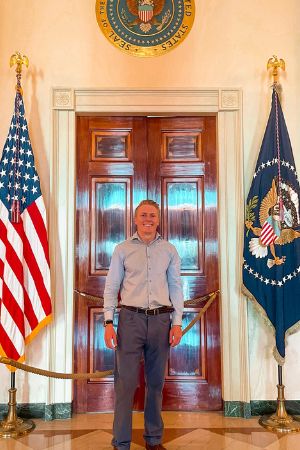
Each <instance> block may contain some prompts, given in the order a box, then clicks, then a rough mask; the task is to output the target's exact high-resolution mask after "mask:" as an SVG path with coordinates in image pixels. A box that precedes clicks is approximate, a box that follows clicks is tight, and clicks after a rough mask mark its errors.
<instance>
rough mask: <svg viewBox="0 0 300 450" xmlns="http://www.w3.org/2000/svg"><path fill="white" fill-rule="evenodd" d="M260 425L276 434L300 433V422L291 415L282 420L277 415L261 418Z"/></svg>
mask: <svg viewBox="0 0 300 450" xmlns="http://www.w3.org/2000/svg"><path fill="white" fill-rule="evenodd" d="M258 423H259V424H260V425H261V426H262V427H264V428H267V430H270V431H274V432H275V433H298V432H299V431H300V422H299V421H297V420H296V419H295V418H294V417H293V416H290V415H287V417H285V418H281V417H279V416H277V414H272V415H266V416H261V418H260V419H259V421H258Z"/></svg>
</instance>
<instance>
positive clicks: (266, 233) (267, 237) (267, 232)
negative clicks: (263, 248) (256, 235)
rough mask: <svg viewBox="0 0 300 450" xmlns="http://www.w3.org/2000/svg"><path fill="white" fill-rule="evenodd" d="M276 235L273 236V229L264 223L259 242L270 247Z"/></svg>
mask: <svg viewBox="0 0 300 450" xmlns="http://www.w3.org/2000/svg"><path fill="white" fill-rule="evenodd" d="M276 239H277V235H276V234H275V231H274V228H273V227H272V226H271V225H270V224H269V222H267V221H266V222H265V223H264V224H263V227H262V230H261V235H260V241H261V243H262V244H263V245H270V244H273V242H274V241H276Z"/></svg>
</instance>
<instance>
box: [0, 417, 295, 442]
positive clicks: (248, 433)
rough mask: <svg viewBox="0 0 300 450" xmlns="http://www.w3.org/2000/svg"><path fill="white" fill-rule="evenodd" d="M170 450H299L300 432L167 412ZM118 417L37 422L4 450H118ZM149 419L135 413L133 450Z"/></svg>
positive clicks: (166, 438) (166, 439)
mask: <svg viewBox="0 0 300 450" xmlns="http://www.w3.org/2000/svg"><path fill="white" fill-rule="evenodd" d="M163 417H164V422H165V433H164V445H165V446H166V448H167V449H168V450H261V449H268V450H277V449H280V450H297V449H299V448H300V433H298V434H297V433H295V434H276V433H271V432H267V431H266V430H265V429H264V428H262V427H261V426H260V425H259V424H258V418H257V417H255V418H251V419H239V418H225V417H223V415H222V413H220V412H211V413H206V412H203V413H199V412H197V413H196V412H195V413H190V412H181V413H174V412H164V413H163ZM112 419H113V417H112V414H78V415H74V417H73V418H72V419H69V420H55V421H52V422H44V421H43V420H35V424H36V428H35V430H34V431H33V432H32V433H31V434H29V435H27V436H24V437H21V438H19V439H3V438H0V450H47V449H53V450H112V447H111V445H110V442H111V438H112ZM143 449H144V446H143V416H142V414H141V413H134V418H133V435H132V445H131V450H143Z"/></svg>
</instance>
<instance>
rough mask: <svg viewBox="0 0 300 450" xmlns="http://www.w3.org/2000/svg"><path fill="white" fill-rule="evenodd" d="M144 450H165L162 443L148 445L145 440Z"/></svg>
mask: <svg viewBox="0 0 300 450" xmlns="http://www.w3.org/2000/svg"><path fill="white" fill-rule="evenodd" d="M146 450H167V449H166V447H164V446H163V445H162V444H156V445H150V444H148V443H147V442H146Z"/></svg>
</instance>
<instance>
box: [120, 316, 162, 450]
mask: <svg viewBox="0 0 300 450" xmlns="http://www.w3.org/2000/svg"><path fill="white" fill-rule="evenodd" d="M170 325H171V320H170V313H163V314H158V315H156V316H146V315H145V314H141V313H137V312H134V311H130V310H128V309H125V308H121V311H120V316H119V323H118V331H117V336H118V347H117V349H116V354H115V380H114V381H115V415H114V426H113V433H114V437H113V440H112V444H113V445H114V446H115V447H116V448H117V449H118V450H121V449H126V450H128V449H129V448H130V442H131V432H132V407H133V398H134V393H135V390H136V387H137V383H138V377H139V369H140V360H141V356H142V355H143V356H144V361H145V381H146V398H145V410H144V421H145V432H144V438H145V440H146V442H148V443H149V444H150V445H157V444H159V443H160V442H161V439H162V434H163V427H164V425H163V421H162V418H161V406H162V389H163V385H164V379H165V369H166V363H167V360H168V355H169V348H170V346H169V331H170Z"/></svg>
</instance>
